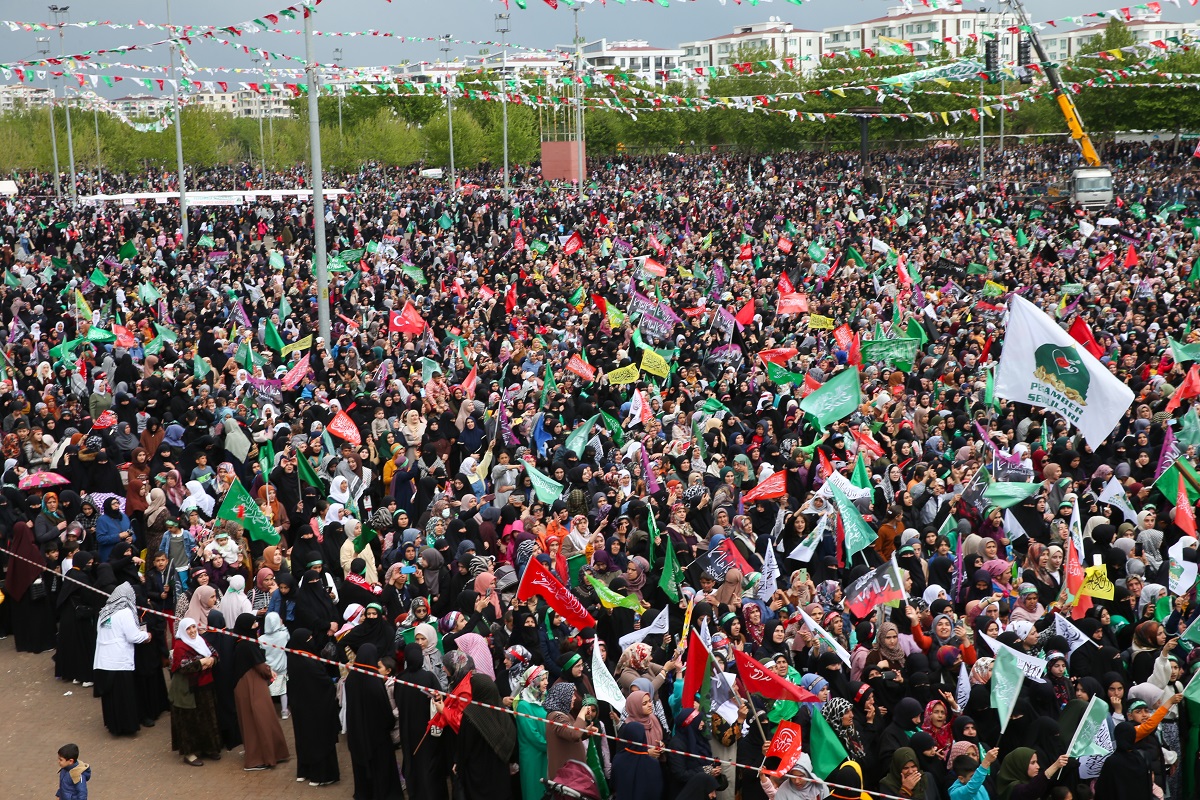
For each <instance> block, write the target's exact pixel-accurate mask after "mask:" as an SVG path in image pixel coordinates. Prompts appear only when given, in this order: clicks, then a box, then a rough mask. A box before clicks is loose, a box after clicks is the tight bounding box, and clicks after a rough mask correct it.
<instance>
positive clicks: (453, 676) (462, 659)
mask: <svg viewBox="0 0 1200 800" xmlns="http://www.w3.org/2000/svg"><path fill="white" fill-rule="evenodd" d="M442 663H443V664H445V666H446V672H447V673H449V675H450V687H451V688H454V687H455V686H458V684H460V683H462V679H463V678H464V677H466V674H467V673H468V672H470V671H471V670H473V669H475V662H474V661H472V660H471V657H470V656H469V655H467V654H466V653H464V652H463V651H462V650H451V651H450V652H448V653H446V654H445V655H443V656H442Z"/></svg>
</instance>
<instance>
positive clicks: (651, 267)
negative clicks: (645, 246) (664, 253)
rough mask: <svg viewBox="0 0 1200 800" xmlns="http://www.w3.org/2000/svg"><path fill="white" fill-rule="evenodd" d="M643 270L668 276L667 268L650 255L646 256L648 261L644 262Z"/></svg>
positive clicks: (659, 275)
mask: <svg viewBox="0 0 1200 800" xmlns="http://www.w3.org/2000/svg"><path fill="white" fill-rule="evenodd" d="M642 270H643V271H645V272H648V273H650V274H651V275H657V276H658V277H660V278H665V277H667V268H666V267H665V266H663V265H662V264H660V263H658V262H657V261H655V260H654V259H653V258H650V257H649V256H647V257H646V263H645V264H642Z"/></svg>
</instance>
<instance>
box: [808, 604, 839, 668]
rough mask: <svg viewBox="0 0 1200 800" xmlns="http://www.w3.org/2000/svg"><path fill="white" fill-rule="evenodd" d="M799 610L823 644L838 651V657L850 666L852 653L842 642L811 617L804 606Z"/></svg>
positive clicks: (810, 629) (809, 627)
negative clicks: (848, 651) (847, 650)
mask: <svg viewBox="0 0 1200 800" xmlns="http://www.w3.org/2000/svg"><path fill="white" fill-rule="evenodd" d="M798 611H799V612H800V616H801V617H803V618H804V624H805V625H807V626H808V629H809V631H811V632H812V633H813V635H814V636H816V637H817V638H818V639H820V640H821V644H823V645H825V646H826V647H828V648H829V649H830V650H832V651H833V652H835V653H837V654H838V658H840V659H841V660H842V661H843V662H844V663H845V664H846V666H847V667H848V666H850V654H849V653H847V652H846V648H844V647H842V645H841V643H840V642H838V640H837V639H834V638H833V637H832V636H830V635H829V631H827V630H825V629H824V628H822V627H821V626H820V625H818V624H817V621H816V620H815V619H813V618H812V617H810V616H809V615H808V612H807V611H805V610H804V609H803V608H801V609H798Z"/></svg>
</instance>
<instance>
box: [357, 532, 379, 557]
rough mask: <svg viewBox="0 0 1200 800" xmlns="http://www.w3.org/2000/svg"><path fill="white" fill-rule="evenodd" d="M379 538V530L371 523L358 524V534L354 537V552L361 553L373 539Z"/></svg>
mask: <svg viewBox="0 0 1200 800" xmlns="http://www.w3.org/2000/svg"><path fill="white" fill-rule="evenodd" d="M378 538H379V531H377V530H375V529H374V528H372V527H371V526H370V525H360V526H358V536H355V537H354V545H353V546H354V552H355V553H361V552H362V551H363V549H365V548H366V546H367V545H369V544H370V543H371V542H372V541H374V540H375V539H378Z"/></svg>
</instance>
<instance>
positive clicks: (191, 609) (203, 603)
mask: <svg viewBox="0 0 1200 800" xmlns="http://www.w3.org/2000/svg"><path fill="white" fill-rule="evenodd" d="M216 607H217V590H216V589H214V588H213V587H212V586H209V585H208V584H204V585H202V586H197V587H196V590H195V591H194V592H192V599H191V600H190V601H188V607H187V616H188V617H189V618H190V619H193V620H195V621H196V625H197V627H199V629H200V632H201V633H203V632H204V631H205V630H206V629H207V627H208V612H209V611H212V610H213V609H214V608H216Z"/></svg>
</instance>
